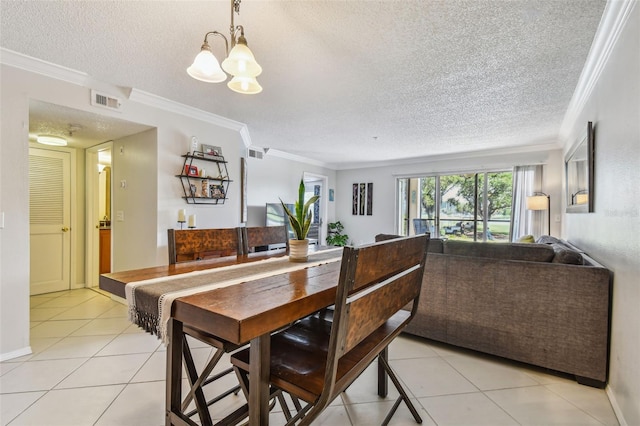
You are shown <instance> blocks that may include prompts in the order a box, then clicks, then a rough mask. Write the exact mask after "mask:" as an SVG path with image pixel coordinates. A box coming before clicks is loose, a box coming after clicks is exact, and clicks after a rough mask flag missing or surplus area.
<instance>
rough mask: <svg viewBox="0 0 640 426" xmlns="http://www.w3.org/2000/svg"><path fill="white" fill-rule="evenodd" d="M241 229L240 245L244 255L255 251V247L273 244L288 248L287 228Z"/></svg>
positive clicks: (254, 227)
mask: <svg viewBox="0 0 640 426" xmlns="http://www.w3.org/2000/svg"><path fill="white" fill-rule="evenodd" d="M241 229H242V245H243V250H244V253H250V252H253V251H255V249H256V247H265V246H269V245H273V244H278V245H282V246H283V247H286V248H287V249H288V248H289V236H288V235H287V227H286V226H284V225H282V226H252V227H246V228H241Z"/></svg>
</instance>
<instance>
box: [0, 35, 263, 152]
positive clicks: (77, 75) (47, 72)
mask: <svg viewBox="0 0 640 426" xmlns="http://www.w3.org/2000/svg"><path fill="white" fill-rule="evenodd" d="M0 63H2V64H6V65H9V66H11V67H14V68H18V69H22V70H25V71H29V72H33V73H36V74H41V75H44V76H46V77H49V78H53V79H56V80H61V81H65V82H67V83H72V84H75V85H77V86H82V87H87V88H94V87H93V83H95V82H94V81H93V79H92V78H91V77H90V76H89V75H88V74H87V73H84V72H81V71H76V70H73V69H71V68H66V67H63V66H61V65H57V64H54V63H51V62H47V61H43V60H41V59H38V58H34V57H32V56H27V55H24V54H22V53H18V52H15V51H13V50H9V49H5V48H3V47H2V48H0ZM128 99H129V100H130V101H133V102H137V103H139V104H142V105H146V106H150V107H154V108H158V109H161V110H163V111H168V112H172V113H175V114H180V115H184V116H187V117H190V118H196V119H198V120H201V121H204V122H207V123H211V124H215V125H217V126H220V127H223V128H226V129H230V130H234V131H236V132H238V133H239V134H240V137H241V138H242V142H243V144H244V145H245V147H249V146H251V135H250V134H249V129H248V127H247V125H246V124H244V123H241V122H239V121H235V120H231V119H229V118H226V117H222V116H220V115H217V114H213V113H210V112H207V111H203V110H201V109H198V108H194V107H191V106H189V105H185V104H181V103H179V102H175V101H172V100H170V99H166V98H163V97H160V96H157V95H154V94H152V93H148V92H145V91H142V90H138V89H135V88H132V89H131V90H130V92H129V94H128Z"/></svg>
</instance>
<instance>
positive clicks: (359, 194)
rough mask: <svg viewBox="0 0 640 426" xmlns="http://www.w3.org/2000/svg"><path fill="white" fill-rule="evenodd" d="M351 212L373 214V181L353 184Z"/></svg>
mask: <svg viewBox="0 0 640 426" xmlns="http://www.w3.org/2000/svg"><path fill="white" fill-rule="evenodd" d="M351 214H353V215H358V214H359V215H362V216H364V215H365V214H366V215H367V216H372V215H373V182H369V183H354V184H353V206H352V209H351Z"/></svg>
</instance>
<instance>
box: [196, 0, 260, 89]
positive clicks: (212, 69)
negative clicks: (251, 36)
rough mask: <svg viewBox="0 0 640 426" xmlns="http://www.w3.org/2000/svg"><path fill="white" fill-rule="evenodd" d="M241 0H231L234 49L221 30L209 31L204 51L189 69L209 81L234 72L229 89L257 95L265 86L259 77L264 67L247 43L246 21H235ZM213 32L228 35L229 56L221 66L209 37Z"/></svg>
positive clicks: (219, 35) (200, 78)
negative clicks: (239, 23)
mask: <svg viewBox="0 0 640 426" xmlns="http://www.w3.org/2000/svg"><path fill="white" fill-rule="evenodd" d="M241 1H242V0H231V25H230V26H229V31H230V33H231V37H230V39H231V51H229V40H227V37H225V36H224V35H223V34H222V33H220V32H218V31H210V32H208V33H206V34H205V36H204V43H202V47H201V48H200V53H198V55H197V56H196V58H195V59H194V61H193V64H191V66H190V67H189V68H187V73H188V74H189V75H190V76H191V77H193V78H195V79H196V80H200V81H204V82H206V83H221V82H223V81H225V80H226V79H227V73H228V74H230V75H231V76H232V78H231V80H230V81H229V82H228V83H227V86H228V87H229V89H231V90H233V91H234V92H238V93H244V94H247V95H253V94H255V93H260V92H262V86H260V84H258V81H257V80H256V77H257V76H258V75H260V73H261V72H262V67H261V66H260V65H258V63H257V62H256V59H255V58H254V57H253V53H251V50H249V47H248V46H247V39H246V38H245V37H244V28H243V27H242V25H238V26H235V25H234V23H233V12H234V11H235V13H237V14H240V2H241ZM210 35H213V36H218V37H221V38H223V39H224V44H225V55H227V57H226V59H225V60H224V61H222V67H220V63H219V62H218V59H217V58H216V57H215V55H214V54H213V52H212V51H211V46H209V42H208V41H207V39H208V37H209V36H210ZM223 70H224V71H223ZM225 72H226V73H225Z"/></svg>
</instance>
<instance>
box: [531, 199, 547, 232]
mask: <svg viewBox="0 0 640 426" xmlns="http://www.w3.org/2000/svg"><path fill="white" fill-rule="evenodd" d="M527 210H546V211H547V223H548V230H547V232H548V234H547V235H551V197H550V196H549V195H548V194H545V193H544V192H534V193H533V195H531V196H529V197H527Z"/></svg>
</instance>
